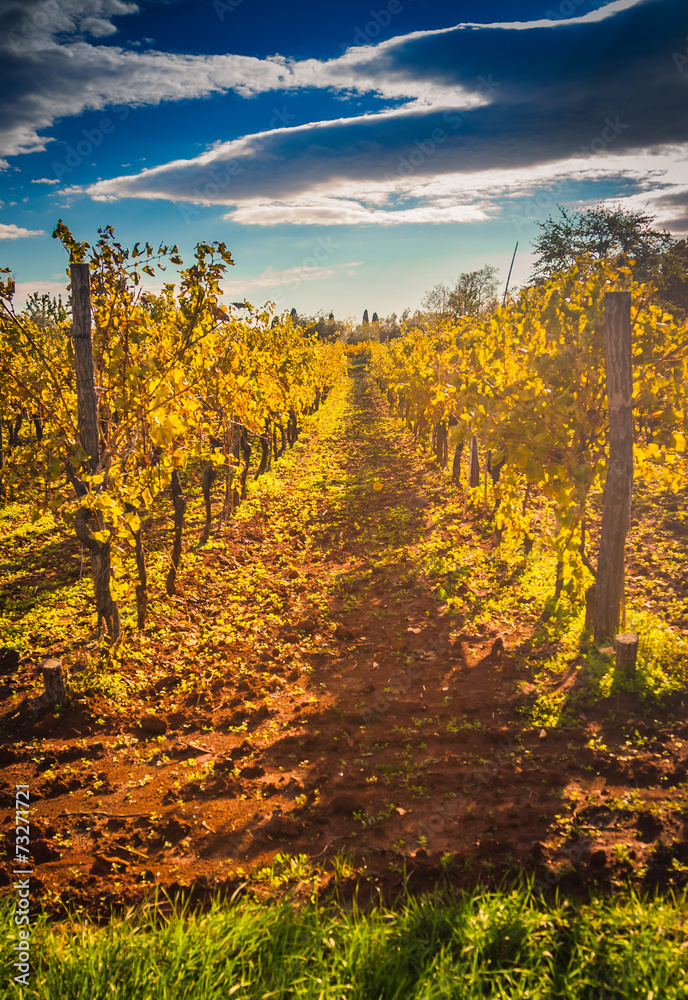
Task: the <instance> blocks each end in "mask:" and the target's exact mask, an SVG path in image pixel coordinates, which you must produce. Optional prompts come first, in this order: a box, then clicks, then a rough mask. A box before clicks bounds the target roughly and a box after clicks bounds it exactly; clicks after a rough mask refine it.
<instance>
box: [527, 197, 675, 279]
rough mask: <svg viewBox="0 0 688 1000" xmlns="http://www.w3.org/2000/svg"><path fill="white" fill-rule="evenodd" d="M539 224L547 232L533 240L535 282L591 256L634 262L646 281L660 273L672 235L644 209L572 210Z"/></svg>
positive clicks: (637, 272) (602, 208)
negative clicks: (661, 261) (656, 227)
mask: <svg viewBox="0 0 688 1000" xmlns="http://www.w3.org/2000/svg"><path fill="white" fill-rule="evenodd" d="M559 212H560V216H559V217H557V218H553V217H552V216H550V218H548V219H546V220H545V221H544V222H539V223H538V225H539V227H540V229H541V230H542V231H541V233H540V235H539V236H538V238H537V239H536V240H535V242H534V244H533V245H534V247H535V253H536V260H535V267H534V269H533V275H532V280H533V281H534V283H535V284H542V282H543V281H545V280H546V279H547V278H549V277H550V276H551V275H552V274H555V273H556V272H558V271H566V270H568V269H569V268H570V267H573V265H574V264H575V263H576V258H578V257H580V256H582V255H583V254H590V255H591V256H592V257H593V258H594V259H596V260H607V261H609V262H610V263H614V262H616V261H619V259H620V258H627V259H632V260H635V275H636V277H637V278H638V279H640V280H642V281H644V280H647V279H648V278H651V277H652V276H653V275H654V274H656V272H657V268H658V266H659V262H660V260H661V258H662V256H663V255H664V254H666V252H667V251H668V250H669V248H670V246H671V242H672V237H671V234H670V233H668V232H666V230H664V231H661V232H660V231H659V230H658V229H653V228H652V223H653V221H654V219H653V218H652V216H651V215H647V214H646V213H645V212H641V211H627V210H625V209H623V208H616V209H611V208H605V206H604V205H598V206H597V207H596V208H590V209H581V210H574V211H567V210H566V209H565V208H563V207H562V206H561V205H559Z"/></svg>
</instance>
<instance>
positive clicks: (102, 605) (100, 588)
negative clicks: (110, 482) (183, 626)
mask: <svg viewBox="0 0 688 1000" xmlns="http://www.w3.org/2000/svg"><path fill="white" fill-rule="evenodd" d="M69 273H70V277H71V291H72V339H73V341H74V371H75V374H76V398H77V427H78V431H79V440H80V442H81V447H82V448H83V450H84V451H85V452H86V454H87V455H88V468H89V471H90V472H94V471H95V470H96V468H97V467H98V462H99V461H100V439H99V434H98V394H97V392H96V384H95V372H94V367H93V344H92V342H91V285H90V275H89V269H88V264H70V267H69ZM103 527H104V521H103V515H102V514H101V513H100V512H95V511H91V510H89V509H88V508H87V507H79V510H78V511H77V515H76V517H75V519H74V529H75V531H76V534H77V537H78V538H79V540H80V541H81V542H82V544H83V545H84V546H85V547H86V548H87V549H88V551H89V553H90V556H91V574H92V576H93V589H94V591H95V598H96V610H97V613H98V625H100V623H101V621H104V622H105V627H106V628H107V631H108V635H109V636H110V638H111V639H113V640H114V639H117V638H119V631H120V629H119V609H118V607H117V602H116V601H113V599H112V595H111V594H110V543H109V542H105V543H103V542H98V541H96V539H95V538H94V537H93V532H94V531H102V530H103Z"/></svg>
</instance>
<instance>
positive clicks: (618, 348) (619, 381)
mask: <svg viewBox="0 0 688 1000" xmlns="http://www.w3.org/2000/svg"><path fill="white" fill-rule="evenodd" d="M604 332H605V351H606V359H607V398H608V401H609V467H608V470H607V480H606V482H605V486H604V508H603V513H602V530H601V534H600V551H599V556H598V559H597V579H596V581H595V642H602V641H604V640H605V639H609V638H610V637H611V636H614V635H616V633H617V632H618V631H619V624H620V619H621V605H622V602H623V595H624V556H625V547H626V535H627V534H628V529H629V527H630V521H631V518H630V511H631V496H632V490H633V354H632V341H631V293H630V292H607V293H606V295H605V297H604Z"/></svg>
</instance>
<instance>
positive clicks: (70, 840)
mask: <svg viewBox="0 0 688 1000" xmlns="http://www.w3.org/2000/svg"><path fill="white" fill-rule="evenodd" d="M353 376H354V377H353V379H352V380H351V381H350V383H349V384H346V385H345V384H342V385H341V386H340V387H338V388H337V389H336V390H335V391H334V392H333V394H332V396H331V398H330V400H329V401H328V404H327V406H326V407H325V408H324V409H323V410H321V412H320V413H319V414H318V415H317V417H315V418H313V419H311V420H310V421H309V422H308V424H307V426H306V428H305V430H304V433H303V434H302V436H301V438H300V440H299V442H298V444H297V446H296V447H295V449H294V451H293V452H292V453H291V454H290V455H289V457H288V460H287V461H286V462H285V463H284V464H283V466H282V467H281V468H280V470H279V473H278V475H277V476H276V477H275V478H274V479H269V478H266V479H265V480H261V481H260V483H259V484H258V488H257V489H256V491H255V492H254V494H253V497H252V499H251V500H250V502H249V503H247V504H246V505H245V506H244V507H243V508H241V509H240V511H239V516H238V518H237V519H236V520H235V521H233V522H232V523H231V525H230V526H229V528H228V529H227V531H226V532H224V533H222V534H221V535H219V536H216V537H215V538H214V540H212V541H211V543H210V544H209V545H208V546H207V547H205V548H204V549H201V550H197V551H194V550H190V551H189V552H187V554H186V556H185V561H184V570H183V573H182V575H181V578H180V582H181V588H180V589H181V593H180V596H179V598H178V599H177V600H176V601H174V602H172V603H170V602H167V601H165V600H164V599H163V597H162V596H159V597H158V599H157V600H154V601H153V619H154V622H155V623H156V625H157V628H155V627H152V628H151V629H150V630H149V631H148V632H147V634H146V635H145V636H143V637H142V638H140V639H138V638H134V639H132V640H131V642H130V643H129V644H128V645H127V646H126V648H125V649H124V650H123V652H122V654H121V663H120V671H121V677H122V689H121V690H120V691H119V694H118V692H117V691H116V690H115V688H113V689H112V690H113V694H112V696H111V697H110V698H108V697H107V696H104V695H103V694H102V693H101V694H98V693H94V692H93V691H91V692H90V694H89V693H88V692H86V693H84V694H83V695H82V696H81V697H80V699H79V700H78V702H77V704H75V705H74V706H73V707H72V708H71V709H68V710H65V711H64V712H63V713H62V714H61V716H60V717H59V718H54V717H48V718H45V719H38V720H36V721H35V722H33V723H31V722H30V718H29V717H28V716H27V714H26V712H25V711H24V712H23V713H22V712H21V711H20V712H14V713H11V712H6V714H5V721H4V728H5V733H4V736H5V747H4V748H3V749H1V750H0V763H1V764H2V765H3V770H4V782H3V784H2V785H1V786H0V793H1V794H2V798H3V802H2V804H3V805H4V806H6V807H8V808H9V807H10V805H11V804H12V805H13V803H14V785H15V783H17V782H28V783H29V784H30V786H31V794H32V801H33V803H34V806H35V814H34V822H33V837H34V840H33V844H32V849H33V852H34V859H35V862H36V866H37V874H36V878H35V880H34V883H33V886H34V891H35V892H36V893H37V894H38V895H40V897H41V899H42V902H43V903H44V904H45V905H47V906H52V907H57V906H58V903H57V899H58V896H61V898H62V900H63V901H65V900H68V899H69V900H72V901H75V902H78V903H80V904H82V905H83V906H85V907H87V908H89V909H97V908H99V907H104V906H107V905H109V904H110V903H111V902H119V903H132V902H135V901H137V900H140V899H141V898H142V897H144V896H145V895H147V894H149V893H150V891H151V887H152V886H153V885H154V884H156V883H157V884H159V885H162V886H163V887H165V888H166V889H167V890H169V889H172V890H173V891H174V890H176V889H178V888H179V887H180V886H192V887H194V889H195V891H198V892H205V891H207V890H210V889H212V888H214V887H221V886H225V887H228V888H229V889H232V890H233V889H235V888H236V887H238V886H240V885H242V884H244V883H249V884H251V885H252V886H253V887H254V888H255V889H256V891H261V889H262V890H263V891H264V892H265V893H266V894H269V893H272V892H274V891H276V887H277V886H279V885H281V884H283V883H287V882H290V883H296V884H297V885H298V886H299V887H300V889H301V891H302V892H304V893H306V894H309V893H313V892H322V891H326V890H327V888H328V886H330V885H331V884H332V882H333V880H334V879H335V878H337V879H338V884H339V887H340V891H341V889H342V886H346V885H348V886H349V887H350V888H352V887H353V886H354V884H356V883H357V884H358V885H359V886H362V887H363V894H362V897H361V898H363V897H364V896H365V893H366V892H374V891H376V890H377V889H378V888H379V889H384V890H385V891H389V892H392V893H393V892H396V891H398V890H400V889H401V888H402V887H403V886H404V885H406V886H407V887H408V888H409V889H421V888H424V887H427V886H429V885H432V884H434V883H435V882H436V881H437V880H438V879H450V880H451V881H453V882H454V883H457V884H463V885H469V884H475V882H476V881H481V880H486V879H490V878H493V877H500V876H501V875H502V874H503V873H505V872H507V873H508V872H510V873H512V874H516V873H518V872H521V871H528V872H532V873H533V874H534V875H535V876H537V877H538V878H539V879H540V880H541V881H542V882H543V884H549V885H557V884H559V885H561V886H563V887H569V888H571V887H574V886H576V885H580V884H581V883H582V882H585V881H588V880H595V881H602V882H603V883H606V884H613V883H615V882H619V881H620V880H622V879H625V878H626V877H627V876H630V875H631V874H632V873H633V872H635V873H636V877H637V878H639V879H641V880H643V881H644V883H645V884H655V883H657V882H662V883H664V882H667V881H669V882H672V883H673V884H677V880H678V882H679V883H680V881H681V879H682V877H683V876H682V875H681V872H682V871H683V868H685V867H688V842H687V838H686V833H687V830H686V817H687V816H688V812H687V811H686V793H685V786H684V782H685V777H686V759H687V758H686V751H687V749H688V742H687V741H688V727H685V726H684V727H683V729H681V728H680V727H675V726H674V727H664V728H662V727H657V726H656V725H654V724H652V723H651V722H649V721H648V722H647V723H638V725H637V726H636V732H637V733H640V735H641V743H640V745H639V746H636V747H635V748H630V747H629V745H628V744H627V742H626V741H627V736H628V732H627V727H625V726H624V725H623V724H621V723H618V722H615V721H614V722H609V721H605V719H604V718H602V717H600V718H595V717H594V713H590V714H589V715H588V717H587V719H586V720H584V721H582V722H581V723H580V724H577V725H575V726H571V727H569V728H562V727H558V728H550V729H547V730H545V729H542V728H541V727H540V726H537V727H535V728H532V727H530V728H529V727H528V726H526V727H525V728H524V717H523V714H522V711H521V708H522V706H523V701H524V691H526V690H527V688H528V684H529V681H531V680H532V664H530V663H529V662H527V660H526V658H525V656H524V653H523V650H524V648H525V647H524V645H523V643H524V639H525V638H527V637H528V636H530V635H531V634H532V632H533V628H534V622H535V618H536V616H535V614H534V613H531V611H529V610H527V609H526V610H523V609H522V613H521V614H520V617H518V618H514V617H513V616H511V617H510V616H509V614H507V613H506V612H505V613H504V614H503V615H501V616H500V617H499V619H496V618H495V617H494V616H492V617H491V616H490V615H489V614H488V615H486V614H485V613H484V607H485V605H484V600H483V598H484V597H485V594H484V592H483V591H481V589H480V586H479V583H480V581H478V582H476V581H475V580H472V581H469V583H468V584H467V585H466V587H465V588H464V589H465V593H466V597H465V602H464V605H463V606H462V607H461V608H458V607H457V604H456V602H449V605H447V604H446V602H445V603H442V602H441V601H440V599H439V597H437V596H436V595H437V586H438V583H437V579H438V578H437V574H436V573H435V574H434V576H433V577H432V579H431V578H430V576H429V568H428V567H431V566H437V565H438V563H437V559H435V562H434V563H433V562H432V559H430V558H429V555H428V553H429V552H431V553H435V554H437V553H439V555H438V556H437V558H444V556H443V553H446V552H451V551H454V550H455V548H456V546H457V545H459V544H463V545H465V546H467V547H468V548H467V551H469V552H471V551H473V552H474V553H475V565H476V567H477V566H478V562H479V556H480V559H482V560H483V562H484V558H485V557H486V553H487V554H488V555H489V550H490V547H491V542H490V537H489V533H487V534H486V533H485V532H484V531H483V530H482V529H481V528H480V523H479V518H471V517H470V516H469V518H468V519H467V520H466V521H465V522H464V521H462V519H461V513H460V512H461V509H462V505H463V497H462V496H461V495H459V493H458V491H457V490H456V488H455V487H454V486H453V485H452V484H451V483H450V482H449V481H448V479H447V477H446V475H445V473H444V472H442V471H440V470H438V469H437V468H436V467H434V466H433V465H432V463H431V462H430V461H429V460H428V459H427V456H423V455H422V454H421V453H420V452H419V450H418V448H417V447H416V446H415V444H414V443H413V441H412V440H410V438H409V436H408V434H407V433H406V432H405V431H403V429H402V428H401V427H400V425H399V424H398V422H397V421H395V420H394V419H392V418H391V417H390V416H389V414H388V411H387V408H386V405H385V402H384V399H383V398H382V397H381V395H380V393H379V392H378V390H377V388H376V386H375V385H374V384H373V383H372V382H371V381H370V379H369V378H368V377H367V376H366V375H365V373H364V372H363V371H362V370H357V371H355V372H354V373H353ZM194 516H195V517H196V519H197V522H198V524H200V512H197V513H196V515H192V518H191V525H190V527H191V529H194V528H195V527H196V526H197V525H195V524H194ZM433 546H434V548H433ZM433 558H435V556H433ZM482 564H483V563H482V562H481V563H480V565H482ZM469 568H470V567H469ZM476 572H477V569H476ZM440 576H441V574H440ZM508 579H509V578H508V573H507V574H505V575H504V579H503V581H502V584H501V585H502V587H503V588H505V590H506V591H508V587H509V582H508ZM51 651H52V652H53V653H54V654H58V655H59V654H60V652H61V650H60V646H59V643H58V644H56V645H55V646H54V647H53V648H52V649H51ZM79 667H81V668H82V669H83V670H87V669H88V667H87V666H84V663H83V662H81V663H80V662H79V661H78V658H77V662H76V663H75V665H74V668H75V669H76V670H78V669H79ZM27 669H28V668H27ZM122 690H123V691H124V695H123V696H122ZM134 691H138V692H139V693H140V698H138V699H137V698H136V697H133V696H132V692H134ZM117 697H120V699H121V701H122V705H123V706H124V707H120V708H118V707H117V704H116V702H117ZM132 698H133V700H132ZM141 723H142V724H141ZM156 729H157V733H156ZM163 730H164V731H163ZM3 823H4V825H3V828H2V832H3V849H4V855H5V857H6V858H8V859H9V857H10V855H11V854H13V843H14V841H13V837H14V826H13V820H10V818H9V817H6V818H5V819H4V821H3ZM658 842H659V843H658ZM629 845H630V846H629ZM660 848H661V849H660ZM662 851H663V853H662ZM277 852H280V854H281V855H282V859H281V860H279V861H278V862H277V863H275V861H274V859H275V855H276V854H277ZM307 859H310V860H307ZM682 866H683V867H682ZM10 869H11V864H10V863H9V861H8V862H7V863H5V864H3V865H0V884H2V883H3V882H4V884H6V885H8V884H9V882H10V881H11V874H10Z"/></svg>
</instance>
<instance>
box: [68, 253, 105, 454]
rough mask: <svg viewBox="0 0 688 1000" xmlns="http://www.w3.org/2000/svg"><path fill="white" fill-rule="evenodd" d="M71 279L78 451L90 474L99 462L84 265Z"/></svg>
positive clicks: (75, 268) (88, 287)
mask: <svg viewBox="0 0 688 1000" xmlns="http://www.w3.org/2000/svg"><path fill="white" fill-rule="evenodd" d="M69 272H70V276H71V279H72V338H73V340H74V371H75V374H76V406H77V426H78V429H79V438H80V440H81V447H82V448H83V449H84V451H85V452H86V454H87V455H88V464H89V468H90V471H91V472H94V471H95V469H96V467H97V465H98V460H99V459H100V446H99V440H98V395H97V393H96V384H95V371H94V368H93V345H92V343H91V284H90V275H89V269H88V264H70V266H69Z"/></svg>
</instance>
